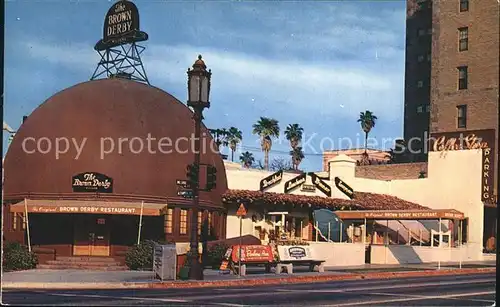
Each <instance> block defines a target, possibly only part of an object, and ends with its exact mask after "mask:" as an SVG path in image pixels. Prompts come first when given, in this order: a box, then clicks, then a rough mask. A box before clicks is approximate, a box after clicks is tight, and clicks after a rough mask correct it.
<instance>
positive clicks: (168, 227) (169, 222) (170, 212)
mask: <svg viewBox="0 0 500 307" xmlns="http://www.w3.org/2000/svg"><path fill="white" fill-rule="evenodd" d="M173 217H174V209H167V214H165V233H172V232H173Z"/></svg>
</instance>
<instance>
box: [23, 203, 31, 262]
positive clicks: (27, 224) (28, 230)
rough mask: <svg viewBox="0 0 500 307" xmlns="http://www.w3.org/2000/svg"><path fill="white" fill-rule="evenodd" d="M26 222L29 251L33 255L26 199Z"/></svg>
mask: <svg viewBox="0 0 500 307" xmlns="http://www.w3.org/2000/svg"><path fill="white" fill-rule="evenodd" d="M24 219H25V220H24V221H25V222H26V235H27V237H28V251H29V252H30V253H31V239H30V223H29V219H28V200H27V199H26V198H25V199H24Z"/></svg>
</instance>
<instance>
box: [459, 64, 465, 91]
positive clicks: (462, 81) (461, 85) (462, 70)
mask: <svg viewBox="0 0 500 307" xmlns="http://www.w3.org/2000/svg"><path fill="white" fill-rule="evenodd" d="M458 89H459V90H465V89H467V66H462V67H458Z"/></svg>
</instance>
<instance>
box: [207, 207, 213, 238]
mask: <svg viewBox="0 0 500 307" xmlns="http://www.w3.org/2000/svg"><path fill="white" fill-rule="evenodd" d="M207 227H208V229H207V234H208V235H211V234H212V212H208V225H207Z"/></svg>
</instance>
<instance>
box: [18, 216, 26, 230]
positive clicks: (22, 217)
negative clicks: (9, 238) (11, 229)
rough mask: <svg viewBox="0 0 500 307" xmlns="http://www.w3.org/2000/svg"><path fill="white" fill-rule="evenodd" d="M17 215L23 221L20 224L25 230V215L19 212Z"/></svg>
mask: <svg viewBox="0 0 500 307" xmlns="http://www.w3.org/2000/svg"><path fill="white" fill-rule="evenodd" d="M19 215H20V216H21V221H23V223H22V224H21V226H22V229H23V230H25V229H26V215H25V214H24V213H20V214H19Z"/></svg>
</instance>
